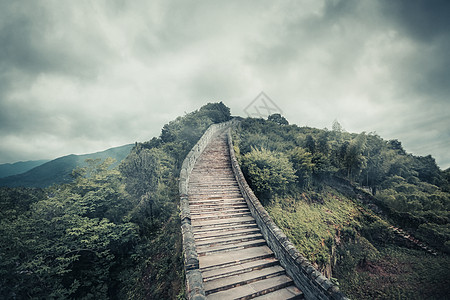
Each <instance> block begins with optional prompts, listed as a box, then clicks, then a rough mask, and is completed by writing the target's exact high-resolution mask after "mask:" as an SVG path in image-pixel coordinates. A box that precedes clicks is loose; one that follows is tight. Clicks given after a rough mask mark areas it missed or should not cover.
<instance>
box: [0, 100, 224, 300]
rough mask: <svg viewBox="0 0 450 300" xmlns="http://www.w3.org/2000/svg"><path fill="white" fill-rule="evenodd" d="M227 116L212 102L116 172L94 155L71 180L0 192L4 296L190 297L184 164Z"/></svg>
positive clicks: (0, 290)
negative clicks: (182, 214)
mask: <svg viewBox="0 0 450 300" xmlns="http://www.w3.org/2000/svg"><path fill="white" fill-rule="evenodd" d="M229 119H230V110H229V108H227V107H226V106H225V105H223V103H209V104H207V105H205V106H203V107H202V108H200V109H199V110H197V111H194V112H192V113H189V114H186V115H185V116H183V117H178V118H177V119H176V120H174V121H171V122H170V123H168V124H166V125H165V126H164V127H163V129H162V133H161V135H160V137H158V138H153V139H152V140H150V141H148V142H144V143H137V144H136V146H135V147H134V148H133V149H132V151H131V153H130V154H129V155H128V157H127V158H126V159H125V160H124V161H123V162H122V163H121V164H120V165H119V166H118V167H116V168H113V167H112V164H113V163H114V161H113V160H112V159H106V160H104V161H100V160H88V164H87V166H86V167H84V168H78V169H76V170H74V171H73V174H72V175H73V178H74V180H73V182H71V183H68V184H62V185H54V186H52V187H50V188H47V189H30V188H28V189H25V188H1V189H0V298H2V299H66V298H70V299H175V298H183V297H184V290H183V289H184V286H183V278H184V274H183V271H182V270H183V268H182V260H181V255H182V245H181V236H180V224H179V217H178V203H179V199H178V185H177V182H178V175H179V170H180V167H181V163H182V161H183V159H184V157H185V156H186V154H187V153H188V152H189V150H190V149H191V148H192V147H193V145H194V144H195V143H196V142H197V141H198V139H199V138H200V137H201V136H202V134H203V132H204V131H205V130H206V129H207V128H208V127H209V126H210V125H211V124H212V123H219V122H223V121H226V120H229Z"/></svg>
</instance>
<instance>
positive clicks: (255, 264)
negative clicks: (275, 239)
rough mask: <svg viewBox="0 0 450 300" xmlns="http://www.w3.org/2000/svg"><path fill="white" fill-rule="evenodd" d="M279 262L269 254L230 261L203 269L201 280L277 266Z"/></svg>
mask: <svg viewBox="0 0 450 300" xmlns="http://www.w3.org/2000/svg"><path fill="white" fill-rule="evenodd" d="M279 264H280V262H279V261H278V260H277V259H276V258H275V257H273V255H269V256H267V257H265V258H257V259H255V260H248V261H240V262H232V263H230V264H225V265H222V266H221V267H220V268H215V269H210V270H204V271H203V273H202V275H203V281H204V282H207V281H210V280H215V279H219V278H224V277H228V276H233V275H238V274H242V273H247V272H251V271H254V270H260V269H263V268H269V267H273V266H277V265H279Z"/></svg>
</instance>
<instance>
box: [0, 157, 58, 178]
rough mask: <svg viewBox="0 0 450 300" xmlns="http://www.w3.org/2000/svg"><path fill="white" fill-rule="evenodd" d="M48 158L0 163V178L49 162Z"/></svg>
mask: <svg viewBox="0 0 450 300" xmlns="http://www.w3.org/2000/svg"><path fill="white" fill-rule="evenodd" d="M49 161H50V159H41V160H29V161H19V162H16V163H8V164H1V165H0V178H3V177H8V176H13V175H17V174H22V173H25V172H26V171H29V170H31V169H33V168H35V167H37V166H40V165H42V164H45V163H46V162H49Z"/></svg>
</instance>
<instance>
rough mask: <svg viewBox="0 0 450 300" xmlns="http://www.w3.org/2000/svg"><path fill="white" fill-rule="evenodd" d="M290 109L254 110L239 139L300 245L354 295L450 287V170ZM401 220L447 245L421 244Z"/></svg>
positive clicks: (252, 179) (280, 219)
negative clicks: (314, 122)
mask: <svg viewBox="0 0 450 300" xmlns="http://www.w3.org/2000/svg"><path fill="white" fill-rule="evenodd" d="M283 119H284V118H283ZM283 119H282V117H281V116H279V115H276V116H271V117H269V118H268V120H263V119H245V120H244V121H242V122H241V124H240V126H239V127H238V129H237V130H236V132H235V136H234V143H235V145H234V146H235V150H236V152H237V154H238V159H239V161H240V164H241V166H242V169H243V171H244V175H245V176H246V178H247V179H248V181H249V183H250V185H251V186H252V188H253V189H254V191H255V193H256V194H257V196H258V197H259V198H260V199H261V201H262V202H263V204H264V205H265V207H266V209H267V210H268V212H269V214H271V216H272V217H273V218H274V221H275V222H276V223H277V224H278V225H279V226H280V227H281V228H282V229H284V231H285V233H286V234H287V235H288V236H289V237H290V239H291V240H292V241H293V242H294V244H295V245H296V246H297V247H298V249H299V251H300V252H302V253H303V254H304V255H306V256H307V257H308V258H309V259H310V260H311V261H313V262H314V263H315V264H316V266H317V267H318V268H319V269H320V270H321V271H322V272H323V273H324V274H325V275H327V276H329V277H336V278H338V279H339V282H340V283H341V285H342V288H343V289H344V291H346V292H347V293H348V294H349V295H350V296H351V297H354V298H367V299H371V298H395V297H399V298H401V297H410V298H419V299H420V298H435V299H439V298H440V297H442V296H445V295H448V293H449V292H450V291H449V288H448V286H449V283H450V282H449V279H448V278H450V269H449V262H450V260H449V256H448V253H450V248H449V246H450V245H449V243H450V222H449V221H450V215H449V213H450V193H449V192H450V190H449V175H448V174H449V170H446V171H441V170H440V169H439V167H438V166H437V165H436V163H435V161H434V159H433V158H432V157H431V156H426V157H418V156H414V155H411V154H408V153H406V152H405V150H404V149H403V147H402V145H401V143H400V142H399V141H397V140H391V141H385V140H383V139H382V138H381V137H379V136H378V135H376V134H373V133H370V134H366V133H364V132H363V133H360V134H354V133H348V132H345V131H344V130H343V129H342V127H341V126H340V124H339V123H338V122H337V121H335V122H334V123H333V126H332V130H327V129H324V130H320V129H315V128H309V127H298V126H296V125H289V124H288V123H287V121H286V122H285V121H283ZM355 191H358V192H355ZM369 208H370V209H369ZM374 212H376V213H374ZM391 225H395V226H399V227H402V228H404V229H406V230H408V231H409V232H411V233H413V234H414V235H415V236H416V237H417V238H419V239H420V240H422V241H424V242H426V243H427V244H428V245H430V246H432V247H434V248H435V249H437V250H438V251H439V252H440V254H439V255H438V256H437V257H435V256H432V255H431V254H429V253H427V252H424V251H423V250H419V248H418V247H414V245H413V244H411V243H408V242H407V241H406V240H405V239H404V238H401V237H399V236H398V235H396V234H394V232H393V231H392V230H391V229H390V226H391ZM425 261H426V262H427V263H426V264H424V263H423V262H425ZM411 265H414V266H411ZM437 278H441V280H437ZM333 280H335V279H333ZM362 284H364V286H365V287H366V289H365V290H364V291H361V288H360V286H361V285H362Z"/></svg>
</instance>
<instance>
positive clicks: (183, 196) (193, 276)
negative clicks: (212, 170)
mask: <svg viewBox="0 0 450 300" xmlns="http://www.w3.org/2000/svg"><path fill="white" fill-rule="evenodd" d="M237 122H239V121H238V119H237V118H233V119H231V120H230V121H227V122H223V123H218V124H212V125H211V126H210V127H209V128H208V129H207V130H206V131H205V133H204V134H203V136H202V137H201V138H200V140H199V141H198V142H197V143H196V144H195V146H194V147H192V149H191V151H189V153H188V155H187V156H186V158H185V159H184V161H183V164H182V166H181V170H180V180H179V193H180V218H181V235H182V238H183V253H184V271H185V275H186V295H187V298H188V299H195V300H202V299H206V297H205V290H204V287H203V278H202V274H201V272H200V269H199V260H198V254H197V249H196V246H195V240H194V233H193V230H192V225H191V212H190V209H189V198H188V191H189V176H190V174H191V172H192V169H193V168H194V165H195V163H196V161H197V159H198V158H199V157H200V155H201V154H202V152H203V150H205V148H206V146H207V145H208V143H209V142H210V141H211V140H212V139H213V138H214V137H215V136H216V135H217V134H218V133H219V132H223V130H225V129H226V128H229V127H231V126H233V125H234V124H236V123H237Z"/></svg>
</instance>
